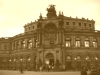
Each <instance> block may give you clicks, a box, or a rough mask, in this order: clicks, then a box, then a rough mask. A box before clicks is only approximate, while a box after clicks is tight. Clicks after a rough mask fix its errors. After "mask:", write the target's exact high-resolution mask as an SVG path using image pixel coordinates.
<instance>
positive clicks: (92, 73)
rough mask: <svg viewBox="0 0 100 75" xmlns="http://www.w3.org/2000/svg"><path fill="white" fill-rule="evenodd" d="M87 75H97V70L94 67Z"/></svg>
mask: <svg viewBox="0 0 100 75" xmlns="http://www.w3.org/2000/svg"><path fill="white" fill-rule="evenodd" d="M89 75H98V72H97V69H96V68H95V67H92V70H91V71H90V74H89Z"/></svg>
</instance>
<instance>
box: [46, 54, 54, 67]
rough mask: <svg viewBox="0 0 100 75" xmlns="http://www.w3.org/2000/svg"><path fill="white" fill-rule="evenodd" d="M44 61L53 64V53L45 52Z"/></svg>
mask: <svg viewBox="0 0 100 75" xmlns="http://www.w3.org/2000/svg"><path fill="white" fill-rule="evenodd" d="M45 63H46V64H48V65H51V66H54V55H53V54H52V53H47V54H46V56H45Z"/></svg>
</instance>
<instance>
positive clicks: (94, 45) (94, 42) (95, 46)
mask: <svg viewBox="0 0 100 75" xmlns="http://www.w3.org/2000/svg"><path fill="white" fill-rule="evenodd" d="M93 47H94V48H97V39H93Z"/></svg>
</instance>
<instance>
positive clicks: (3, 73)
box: [0, 70, 80, 75]
mask: <svg viewBox="0 0 100 75" xmlns="http://www.w3.org/2000/svg"><path fill="white" fill-rule="evenodd" d="M0 75H80V72H79V71H77V72H34V71H24V73H23V74H21V73H20V72H19V71H11V70H0Z"/></svg>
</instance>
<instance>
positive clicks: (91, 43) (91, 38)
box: [90, 36, 93, 48]
mask: <svg viewBox="0 0 100 75" xmlns="http://www.w3.org/2000/svg"><path fill="white" fill-rule="evenodd" d="M90 47H91V48H92V47H93V36H90Z"/></svg>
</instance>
